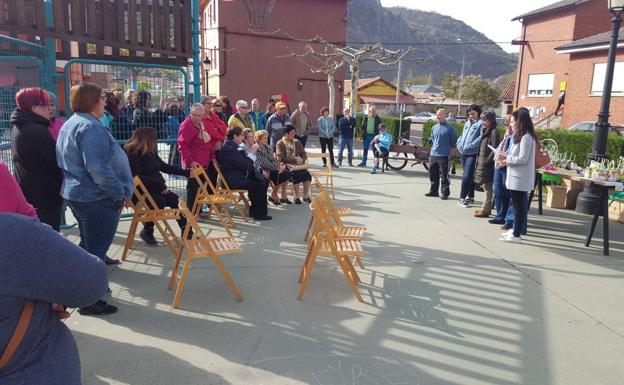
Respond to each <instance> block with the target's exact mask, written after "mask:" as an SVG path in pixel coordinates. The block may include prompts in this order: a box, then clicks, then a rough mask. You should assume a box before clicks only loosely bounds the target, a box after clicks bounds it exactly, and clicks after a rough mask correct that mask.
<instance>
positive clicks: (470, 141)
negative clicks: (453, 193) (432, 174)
mask: <svg viewBox="0 0 624 385" xmlns="http://www.w3.org/2000/svg"><path fill="white" fill-rule="evenodd" d="M480 116H481V107H480V106H479V105H476V104H472V105H471V106H470V107H468V121H466V124H465V125H464V130H463V131H462V134H461V136H460V137H459V139H457V146H456V148H457V151H459V152H460V153H461V163H462V166H463V168H464V174H463V176H462V183H461V192H460V194H459V204H460V205H462V206H464V207H470V203H474V182H473V176H474V170H475V165H476V163H477V152H478V151H479V143H481V132H482V131H483V122H482V121H481V120H480V119H479V117H480Z"/></svg>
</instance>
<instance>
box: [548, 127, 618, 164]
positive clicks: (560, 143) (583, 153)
mask: <svg viewBox="0 0 624 385" xmlns="http://www.w3.org/2000/svg"><path fill="white" fill-rule="evenodd" d="M537 135H538V137H539V138H540V140H544V139H547V138H549V139H552V140H554V141H555V142H556V143H557V147H558V149H559V152H560V153H568V154H569V157H571V158H574V159H576V163H577V164H579V165H585V161H586V159H587V154H589V153H590V152H591V148H592V143H593V141H594V135H593V134H592V133H589V132H582V131H569V130H566V129H557V130H550V129H548V130H537ZM623 154H624V137H623V136H619V135H617V134H615V133H609V138H608V140H607V156H608V157H609V159H618V158H619V157H620V156H622V155H623Z"/></svg>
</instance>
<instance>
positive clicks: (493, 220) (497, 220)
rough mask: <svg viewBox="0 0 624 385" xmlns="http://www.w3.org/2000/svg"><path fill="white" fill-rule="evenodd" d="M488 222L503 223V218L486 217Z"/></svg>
mask: <svg viewBox="0 0 624 385" xmlns="http://www.w3.org/2000/svg"><path fill="white" fill-rule="evenodd" d="M488 223H491V224H493V225H503V224H505V220H504V219H498V218H492V219H488Z"/></svg>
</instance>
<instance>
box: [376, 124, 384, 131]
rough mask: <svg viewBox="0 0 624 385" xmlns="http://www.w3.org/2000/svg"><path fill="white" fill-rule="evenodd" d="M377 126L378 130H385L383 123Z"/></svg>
mask: <svg viewBox="0 0 624 385" xmlns="http://www.w3.org/2000/svg"><path fill="white" fill-rule="evenodd" d="M377 128H378V129H379V131H386V125H385V124H383V123H380V124H379V126H377Z"/></svg>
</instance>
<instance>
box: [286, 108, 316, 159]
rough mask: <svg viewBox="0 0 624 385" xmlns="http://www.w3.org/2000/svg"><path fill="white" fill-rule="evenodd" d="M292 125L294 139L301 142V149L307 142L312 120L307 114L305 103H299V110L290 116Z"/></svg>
mask: <svg viewBox="0 0 624 385" xmlns="http://www.w3.org/2000/svg"><path fill="white" fill-rule="evenodd" d="M291 119H292V125H293V126H295V139H297V140H298V141H300V142H301V144H302V145H303V148H305V146H306V142H307V141H308V134H309V133H310V130H311V129H312V118H311V117H310V113H309V112H308V105H307V104H306V102H299V108H298V109H297V111H295V112H294V113H293V114H292V117H291Z"/></svg>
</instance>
